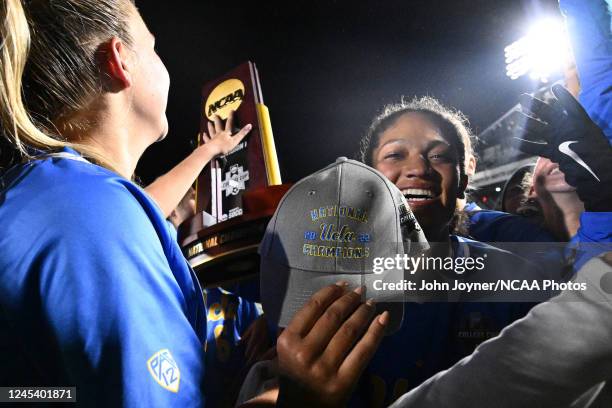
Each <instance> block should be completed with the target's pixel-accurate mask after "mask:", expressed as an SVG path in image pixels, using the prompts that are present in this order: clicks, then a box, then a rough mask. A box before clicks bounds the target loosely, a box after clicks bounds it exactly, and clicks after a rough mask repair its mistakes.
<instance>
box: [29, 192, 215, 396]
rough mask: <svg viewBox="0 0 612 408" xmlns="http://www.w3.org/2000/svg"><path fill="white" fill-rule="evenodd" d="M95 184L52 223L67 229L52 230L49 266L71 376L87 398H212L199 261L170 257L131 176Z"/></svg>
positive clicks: (44, 276)
mask: <svg viewBox="0 0 612 408" xmlns="http://www.w3.org/2000/svg"><path fill="white" fill-rule="evenodd" d="M92 190H93V191H88V192H87V194H82V195H81V194H79V200H78V204H74V205H73V206H72V207H71V208H70V216H69V217H67V218H65V220H64V222H65V225H62V226H61V228H53V229H52V230H51V231H50V232H48V233H49V234H56V235H57V236H52V235H49V236H47V237H46V239H45V242H50V243H52V244H51V245H50V247H49V248H48V252H47V255H46V256H45V262H44V265H43V267H42V268H41V276H40V291H41V294H42V295H41V296H42V300H41V302H42V305H41V306H42V308H43V313H44V314H45V315H46V320H47V321H48V322H49V325H50V330H51V331H52V332H53V333H54V336H55V338H56V339H57V341H58V343H59V349H60V352H61V354H62V356H61V357H62V360H63V361H64V365H65V367H66V370H67V372H68V375H69V378H70V379H71V380H73V381H74V383H73V384H70V385H76V386H77V398H78V400H79V402H80V403H81V404H83V405H86V406H87V405H100V406H137V407H141V406H143V407H144V406H146V407H170V406H202V405H203V396H202V393H201V391H202V390H201V384H202V378H203V376H204V367H203V348H202V343H201V341H200V339H199V338H198V335H197V334H196V330H195V325H196V323H195V322H194V321H193V320H194V319H193V318H192V317H189V312H188V311H189V310H190V303H193V296H195V295H196V292H197V290H198V288H197V284H194V286H193V287H192V288H191V289H192V290H186V289H185V284H184V282H186V281H187V282H191V276H190V275H189V274H190V271H189V268H188V267H187V266H186V265H184V266H183V269H181V268H176V267H171V266H170V264H169V262H168V260H167V258H166V256H165V255H164V250H163V248H162V244H161V243H160V239H159V237H158V235H157V233H156V230H155V228H154V227H153V224H152V222H151V220H150V218H149V217H150V215H149V216H148V215H147V213H146V212H145V211H144V210H143V207H142V205H141V204H142V203H139V202H138V201H137V200H136V199H135V198H134V196H133V195H132V194H130V192H128V190H127V189H125V186H122V185H120V184H119V183H116V184H113V183H112V182H111V183H108V185H103V186H100V188H98V186H96V189H92ZM46 233H47V232H46ZM181 274H182V275H183V276H178V275H181ZM178 282H182V284H181V285H179V283H178Z"/></svg>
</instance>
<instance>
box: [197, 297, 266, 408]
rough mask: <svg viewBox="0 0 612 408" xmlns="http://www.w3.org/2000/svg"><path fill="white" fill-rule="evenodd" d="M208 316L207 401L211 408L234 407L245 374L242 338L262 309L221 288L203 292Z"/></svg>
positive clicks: (206, 354)
mask: <svg viewBox="0 0 612 408" xmlns="http://www.w3.org/2000/svg"><path fill="white" fill-rule="evenodd" d="M204 298H205V302H206V309H207V311H208V313H207V336H206V337H207V339H206V349H205V359H206V376H205V389H206V390H207V392H206V400H207V401H208V403H209V405H210V406H212V407H221V406H233V405H234V401H233V399H234V398H235V397H237V396H238V392H239V390H240V386H241V385H242V380H243V379H244V376H245V375H246V369H247V366H246V357H245V347H244V345H243V344H241V343H240V339H241V338H242V335H243V334H244V332H245V331H246V330H247V329H248V328H249V326H250V325H251V324H252V323H253V322H254V321H255V320H257V318H258V317H259V316H260V315H261V306H259V305H258V304H257V303H254V302H250V301H247V300H245V299H243V298H241V297H240V296H237V295H235V294H233V293H230V292H227V291H225V290H223V289H220V288H207V289H205V290H204Z"/></svg>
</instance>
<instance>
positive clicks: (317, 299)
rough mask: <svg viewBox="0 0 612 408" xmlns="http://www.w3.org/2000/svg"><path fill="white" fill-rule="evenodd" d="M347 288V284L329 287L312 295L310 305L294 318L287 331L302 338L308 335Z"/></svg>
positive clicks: (305, 306)
mask: <svg viewBox="0 0 612 408" xmlns="http://www.w3.org/2000/svg"><path fill="white" fill-rule="evenodd" d="M346 286H347V284H346V283H345V282H343V283H339V284H335V285H329V286H326V287H324V288H323V289H321V290H319V291H318V292H317V293H315V294H314V295H312V296H311V298H310V300H309V301H308V303H306V305H304V307H302V308H301V309H300V310H299V311H298V312H297V313H296V314H295V316H293V319H291V322H289V325H288V326H287V331H290V332H292V333H295V334H297V335H299V336H300V337H304V336H305V335H306V334H308V332H309V331H310V329H312V327H313V326H314V324H315V322H316V321H317V320H318V319H319V317H321V315H322V314H323V312H325V310H326V309H327V307H328V306H329V305H331V304H332V303H333V302H334V301H335V300H336V299H338V298H339V297H340V296H342V295H343V294H344V290H345V288H346Z"/></svg>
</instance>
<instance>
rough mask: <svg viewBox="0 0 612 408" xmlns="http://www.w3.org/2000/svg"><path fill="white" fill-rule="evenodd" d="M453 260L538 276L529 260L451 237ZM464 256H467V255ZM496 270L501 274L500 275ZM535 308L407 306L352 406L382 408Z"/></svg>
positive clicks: (488, 304) (459, 304)
mask: <svg viewBox="0 0 612 408" xmlns="http://www.w3.org/2000/svg"><path fill="white" fill-rule="evenodd" d="M451 241H452V243H453V246H454V253H455V254H456V256H471V257H482V256H485V254H486V257H487V263H489V262H490V265H495V266H494V267H493V268H489V269H491V270H488V269H486V270H485V271H486V272H487V273H492V274H501V275H506V276H510V275H512V273H513V272H512V271H515V270H516V271H521V272H522V276H525V275H532V276H533V277H534V278H536V277H537V276H539V273H538V271H537V268H536V267H535V265H533V264H532V263H531V262H529V261H528V260H525V259H523V258H521V257H519V256H516V255H514V254H511V253H509V252H507V251H502V250H500V249H497V248H495V247H492V246H490V245H487V244H484V243H481V242H476V241H472V240H469V239H465V238H460V237H456V236H451ZM465 251H467V252H469V253H468V254H466V253H465ZM497 269H504V270H503V271H500V270H497ZM533 306H534V303H519V302H516V303H508V302H503V303H501V302H500V303H495V302H486V303H485V302H473V303H470V302H456V303H442V302H435V303H422V304H418V303H405V305H404V320H403V323H402V326H401V328H400V329H399V331H398V332H396V333H395V334H393V335H391V336H388V337H385V338H384V339H383V340H382V342H381V345H380V347H379V348H378V351H377V352H376V354H375V355H374V357H373V358H372V361H371V362H370V364H369V365H368V367H367V368H366V370H365V372H364V375H363V376H362V379H361V382H360V384H359V385H358V386H357V387H356V391H355V394H354V397H353V399H352V400H351V404H350V406H351V407H370V406H375V407H383V406H387V405H389V404H390V403H391V402H393V401H394V400H395V399H396V398H398V397H399V396H401V395H402V394H404V393H406V392H407V391H409V390H411V389H412V388H414V387H416V386H418V385H419V384H421V383H422V382H423V381H425V380H426V379H428V378H429V377H431V376H432V375H434V374H436V373H438V372H440V371H441V370H445V369H447V368H449V367H451V366H452V365H453V364H455V363H456V362H457V361H459V360H460V359H461V358H463V357H465V356H467V355H469V354H471V353H472V351H474V349H475V348H476V346H478V344H480V343H482V342H483V341H485V340H487V339H489V338H492V337H495V336H496V335H497V334H498V333H499V332H500V331H501V330H502V329H503V328H504V327H506V326H507V325H509V324H510V323H512V322H514V321H515V320H517V319H520V318H522V317H523V316H525V315H526V314H527V312H528V311H529V310H530V309H531V308H532V307H533Z"/></svg>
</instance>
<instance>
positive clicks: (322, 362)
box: [277, 285, 389, 407]
mask: <svg viewBox="0 0 612 408" xmlns="http://www.w3.org/2000/svg"><path fill="white" fill-rule="evenodd" d="M360 290H361V289H357V290H355V291H352V292H348V293H347V291H346V289H345V286H343V285H331V286H327V287H325V288H323V289H321V290H320V291H318V292H317V293H316V294H314V295H313V296H312V298H311V299H310V301H309V302H308V303H307V304H306V305H305V306H304V307H303V308H302V309H301V310H300V311H299V312H298V313H297V314H296V315H295V316H294V318H293V319H292V321H291V322H290V324H289V326H288V327H287V328H286V329H285V330H284V331H283V333H282V334H281V336H280V337H279V338H278V342H277V352H278V362H279V370H280V379H279V383H280V391H279V396H278V402H277V406H280V407H338V406H342V405H343V404H345V403H346V402H347V401H348V399H349V397H350V394H351V392H352V390H353V387H354V386H355V384H356V383H357V380H358V379H359V377H360V376H361V372H362V371H363V369H364V368H365V367H366V365H367V364H368V362H369V361H370V359H371V357H372V355H373V354H374V352H375V351H376V349H377V348H378V345H379V343H380V340H381V339H382V338H383V336H384V331H385V326H386V325H387V324H388V318H389V316H388V312H384V313H382V314H381V315H378V316H376V317H374V316H375V312H376V310H375V309H376V308H375V306H374V304H373V303H372V302H370V301H368V302H365V303H362V301H361V297H362V296H361V291H360ZM373 318H374V319H373ZM372 319H373V320H372Z"/></svg>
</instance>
